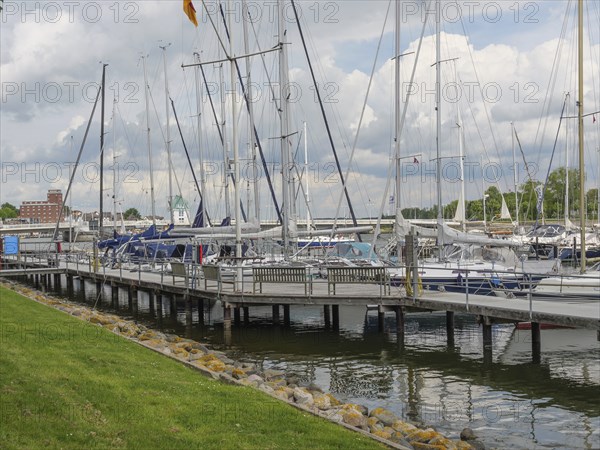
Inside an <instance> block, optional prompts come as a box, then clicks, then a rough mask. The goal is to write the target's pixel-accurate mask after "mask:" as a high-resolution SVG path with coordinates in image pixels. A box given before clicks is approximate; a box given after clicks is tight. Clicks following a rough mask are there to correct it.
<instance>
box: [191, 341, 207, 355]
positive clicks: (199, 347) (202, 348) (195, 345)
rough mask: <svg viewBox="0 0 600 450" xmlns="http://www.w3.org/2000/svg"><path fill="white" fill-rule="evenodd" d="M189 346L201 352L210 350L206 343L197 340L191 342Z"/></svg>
mask: <svg viewBox="0 0 600 450" xmlns="http://www.w3.org/2000/svg"><path fill="white" fill-rule="evenodd" d="M191 346H192V350H200V351H201V352H202V353H208V352H210V350H209V349H208V347H206V345H202V344H201V343H199V342H192V343H191Z"/></svg>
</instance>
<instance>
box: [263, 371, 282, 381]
mask: <svg viewBox="0 0 600 450" xmlns="http://www.w3.org/2000/svg"><path fill="white" fill-rule="evenodd" d="M263 375H264V377H265V380H267V381H271V380H275V379H278V378H283V377H284V376H285V372H283V371H282V370H275V369H267V370H265V371H264V373H263Z"/></svg>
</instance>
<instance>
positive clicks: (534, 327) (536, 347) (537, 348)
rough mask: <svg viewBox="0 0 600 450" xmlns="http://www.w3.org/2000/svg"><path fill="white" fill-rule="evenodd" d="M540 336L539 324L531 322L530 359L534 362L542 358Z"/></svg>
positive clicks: (538, 361) (537, 362)
mask: <svg viewBox="0 0 600 450" xmlns="http://www.w3.org/2000/svg"><path fill="white" fill-rule="evenodd" d="M541 353H542V338H541V334H540V324H539V323H538V322H531V359H532V361H533V362H534V363H535V364H539V363H540V362H541V360H542V355H541Z"/></svg>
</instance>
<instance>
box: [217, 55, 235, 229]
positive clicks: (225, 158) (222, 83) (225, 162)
mask: <svg viewBox="0 0 600 450" xmlns="http://www.w3.org/2000/svg"><path fill="white" fill-rule="evenodd" d="M219 83H220V86H221V87H220V88H219V91H220V92H221V130H222V133H223V141H222V142H221V144H222V146H223V165H224V166H223V167H224V169H225V170H224V175H225V180H224V181H225V188H224V191H225V192H224V194H225V217H229V218H231V206H230V202H229V152H228V148H227V128H226V127H227V120H226V119H225V114H226V98H225V79H224V77H223V63H221V65H220V66H219ZM233 122H235V118H234V117H233V116H232V123H233Z"/></svg>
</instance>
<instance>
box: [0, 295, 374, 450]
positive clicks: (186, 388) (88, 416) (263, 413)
mask: <svg viewBox="0 0 600 450" xmlns="http://www.w3.org/2000/svg"><path fill="white" fill-rule="evenodd" d="M44 447H45V448H73V449H82V448H139V449H177V448H185V449H191V448H197V449H199V448H201V449H213V448H214V449H276V448H303V449H304V448H331V449H335V448H339V449H352V448H360V449H369V448H382V446H380V445H379V444H378V443H376V442H374V441H371V440H369V439H368V438H365V437H363V436H361V435H359V434H357V433H353V432H351V431H348V430H345V429H343V428H342V427H340V426H337V425H335V424H332V423H329V422H327V421H325V420H322V419H319V418H316V417H314V416H312V415H310V414H307V413H304V412H302V411H298V410H296V409H295V408H293V407H291V406H289V405H286V404H284V403H282V402H278V401H277V400H274V399H271V398H270V397H268V396H266V395H264V394H262V393H260V392H258V391H256V390H253V389H251V388H247V387H238V386H229V385H225V384H222V383H219V382H217V381H214V380H212V379H209V378H206V377H204V376H202V375H201V374H199V373H198V372H196V371H194V370H193V369H191V368H189V367H186V366H184V365H182V364H180V363H177V362H176V361H173V360H171V359H169V358H167V357H164V356H161V355H158V354H156V353H154V352H152V351H150V350H148V349H145V348H143V347H141V346H139V345H137V344H135V343H132V342H130V341H127V340H125V339H122V338H120V337H118V336H116V335H114V334H112V333H110V332H108V331H107V330H104V329H103V328H100V327H97V326H94V325H91V324H89V323H86V322H82V321H80V320H78V319H75V318H73V317H71V316H68V315H67V314H64V313H62V312H60V311H57V310H54V309H52V308H50V307H47V306H44V305H41V304H39V303H36V302H34V301H32V300H30V299H27V298H25V297H23V296H21V295H19V294H17V293H15V292H13V291H10V290H7V289H5V288H2V287H0V449H7V448H32V449H33V448H44Z"/></svg>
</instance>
